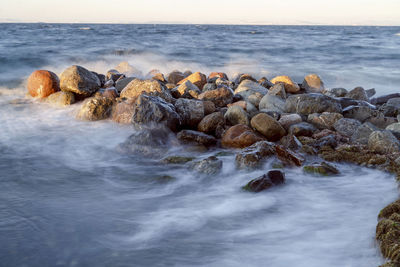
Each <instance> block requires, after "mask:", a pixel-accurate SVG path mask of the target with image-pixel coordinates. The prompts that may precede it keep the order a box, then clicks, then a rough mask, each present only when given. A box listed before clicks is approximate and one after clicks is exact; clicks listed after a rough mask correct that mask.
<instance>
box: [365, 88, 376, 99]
mask: <svg viewBox="0 0 400 267" xmlns="http://www.w3.org/2000/svg"><path fill="white" fill-rule="evenodd" d="M365 92H366V93H367V96H368V98H371V97H373V96H374V95H375V94H376V90H375V88H371V89H368V90H365Z"/></svg>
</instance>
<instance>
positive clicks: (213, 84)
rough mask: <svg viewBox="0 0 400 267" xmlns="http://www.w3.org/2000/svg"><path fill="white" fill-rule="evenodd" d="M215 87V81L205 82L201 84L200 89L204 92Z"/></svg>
mask: <svg viewBox="0 0 400 267" xmlns="http://www.w3.org/2000/svg"><path fill="white" fill-rule="evenodd" d="M215 89H217V85H216V84H215V83H206V84H205V85H204V86H203V89H202V91H203V92H205V91H211V90H215Z"/></svg>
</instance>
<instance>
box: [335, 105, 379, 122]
mask: <svg viewBox="0 0 400 267" xmlns="http://www.w3.org/2000/svg"><path fill="white" fill-rule="evenodd" d="M373 115H374V111H373V110H372V109H371V108H370V107H367V106H349V107H347V108H345V109H343V116H344V117H345V118H350V119H355V120H358V121H360V122H364V121H365V120H367V119H368V118H370V117H372V116H373Z"/></svg>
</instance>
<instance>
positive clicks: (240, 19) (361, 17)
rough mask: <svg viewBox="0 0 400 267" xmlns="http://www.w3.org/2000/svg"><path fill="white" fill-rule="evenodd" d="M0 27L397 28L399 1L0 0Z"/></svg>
mask: <svg viewBox="0 0 400 267" xmlns="http://www.w3.org/2000/svg"><path fill="white" fill-rule="evenodd" d="M0 22H81V23H90V22H93V23H194V24H200V23H205V24H328V25H330V24H333V25H400V0H277V1H270V0H240V1H235V0H197V1H194V0H0Z"/></svg>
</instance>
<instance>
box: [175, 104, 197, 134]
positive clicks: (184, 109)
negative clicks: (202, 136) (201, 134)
mask: <svg viewBox="0 0 400 267" xmlns="http://www.w3.org/2000/svg"><path fill="white" fill-rule="evenodd" d="M175 109H176V112H177V113H178V114H179V115H180V117H181V124H182V126H188V127H192V128H197V125H198V124H199V122H200V121H201V120H202V119H203V118H204V104H203V101H199V100H192V99H185V98H179V99H178V100H176V102H175Z"/></svg>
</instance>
